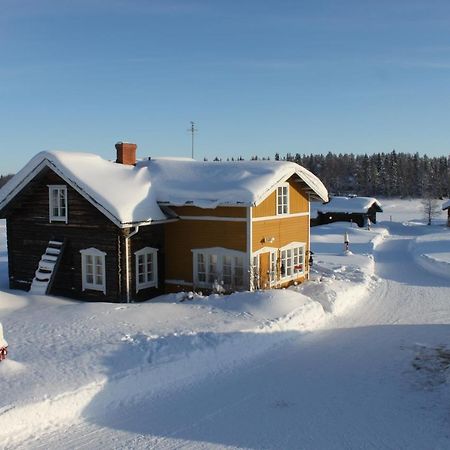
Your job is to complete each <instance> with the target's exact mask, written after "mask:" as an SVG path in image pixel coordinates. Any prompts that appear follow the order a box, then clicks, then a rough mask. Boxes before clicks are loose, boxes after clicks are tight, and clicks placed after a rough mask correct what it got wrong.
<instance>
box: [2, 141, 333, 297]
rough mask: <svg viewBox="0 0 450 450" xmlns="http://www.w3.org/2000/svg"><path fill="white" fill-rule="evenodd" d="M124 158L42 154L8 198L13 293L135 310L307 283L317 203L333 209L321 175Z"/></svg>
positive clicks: (11, 186) (124, 152)
mask: <svg viewBox="0 0 450 450" xmlns="http://www.w3.org/2000/svg"><path fill="white" fill-rule="evenodd" d="M116 150H117V158H116V160H115V161H114V162H113V161H107V160H105V159H103V158H101V157H99V156H98V155H93V154H89V153H71V152H41V153H39V154H38V155H36V156H35V157H34V158H33V159H32V160H31V161H30V162H29V163H28V164H27V165H26V166H25V167H24V168H23V169H22V170H21V171H20V172H19V173H18V174H17V175H16V176H14V178H13V179H12V180H10V181H9V182H8V183H7V184H6V185H5V186H4V187H3V188H2V189H1V190H0V217H3V218H6V222H7V239H8V261H9V283H10V286H11V288H15V289H23V290H30V291H31V293H34V294H41V295H42V294H53V295H61V296H67V297H72V298H77V299H83V300H93V301H112V302H129V301H139V300H145V299H148V298H151V297H154V296H156V295H160V294H162V293H164V292H174V291H180V290H193V289H196V290H199V289H201V290H204V291H209V290H212V289H214V286H220V288H221V290H224V291H227V292H230V291H234V290H248V289H259V288H260V289H263V288H270V287H284V286H288V285H289V284H292V283H294V282H301V281H303V280H304V279H306V278H307V277H308V274H309V266H308V257H307V255H308V253H309V248H310V247H309V246H310V243H309V208H310V200H313V199H318V200H321V201H327V200H328V194H327V190H326V189H325V187H324V186H323V184H322V183H321V182H320V180H319V179H318V178H317V177H315V176H314V175H313V174H312V173H311V172H309V171H307V170H306V169H304V168H303V167H301V166H299V165H297V164H295V163H291V162H285V161H238V162H203V161H202V162H199V161H194V160H192V159H183V158H178V159H177V158H146V159H142V160H137V159H136V145H135V144H130V143H122V142H120V143H118V144H116Z"/></svg>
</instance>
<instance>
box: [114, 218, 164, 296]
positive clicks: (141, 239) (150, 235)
mask: <svg viewBox="0 0 450 450" xmlns="http://www.w3.org/2000/svg"><path fill="white" fill-rule="evenodd" d="M164 226H165V225H163V224H159V225H146V226H141V227H140V228H139V231H138V233H137V234H135V235H134V236H132V237H131V238H130V252H129V255H128V257H129V260H128V263H129V267H130V289H131V298H132V299H133V300H136V301H143V300H147V299H149V298H152V297H156V296H157V295H161V294H163V293H164V291H165V290H164V280H165V253H166V252H165V248H164ZM127 233H128V234H129V230H127ZM144 247H152V248H157V249H158V252H157V264H158V287H149V288H145V289H141V290H139V292H136V277H137V274H136V255H135V252H137V251H138V250H141V249H143V248H144ZM122 255H124V252H122Z"/></svg>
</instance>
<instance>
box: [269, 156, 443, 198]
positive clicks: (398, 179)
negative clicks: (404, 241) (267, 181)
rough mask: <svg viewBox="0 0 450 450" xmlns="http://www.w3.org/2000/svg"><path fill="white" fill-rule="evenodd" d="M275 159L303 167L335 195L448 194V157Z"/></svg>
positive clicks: (433, 195) (310, 157)
mask: <svg viewBox="0 0 450 450" xmlns="http://www.w3.org/2000/svg"><path fill="white" fill-rule="evenodd" d="M275 159H283V160H288V161H294V162H296V163H298V164H300V165H302V166H303V167H305V168H306V169H308V170H310V171H311V172H313V173H314V174H315V175H317V176H318V177H319V178H320V179H321V180H322V181H323V183H324V184H325V185H326V187H327V189H328V190H329V191H330V192H331V193H333V194H335V195H339V194H340V195H345V194H357V195H361V196H380V197H432V198H443V197H448V196H449V192H450V155H449V156H448V157H446V156H439V157H431V158H430V157H428V156H427V155H423V156H420V155H419V154H418V153H414V154H410V153H397V152H396V151H395V150H393V151H392V152H391V153H375V154H372V155H354V154H352V153H349V154H347V153H345V154H333V153H331V152H330V153H327V154H326V155H323V154H316V155H314V154H309V155H306V154H302V155H301V154H299V153H297V154H295V155H293V154H290V153H288V154H287V155H285V156H280V155H279V154H276V155H275Z"/></svg>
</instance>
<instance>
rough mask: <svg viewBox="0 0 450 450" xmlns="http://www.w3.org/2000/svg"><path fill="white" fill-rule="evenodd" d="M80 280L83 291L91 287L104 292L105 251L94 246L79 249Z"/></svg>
mask: <svg viewBox="0 0 450 450" xmlns="http://www.w3.org/2000/svg"><path fill="white" fill-rule="evenodd" d="M80 253H81V280H82V287H83V291H85V290H86V289H92V290H94V291H102V292H103V293H104V294H106V274H105V256H106V253H105V252H102V251H100V250H97V249H96V248H88V249H85V250H80Z"/></svg>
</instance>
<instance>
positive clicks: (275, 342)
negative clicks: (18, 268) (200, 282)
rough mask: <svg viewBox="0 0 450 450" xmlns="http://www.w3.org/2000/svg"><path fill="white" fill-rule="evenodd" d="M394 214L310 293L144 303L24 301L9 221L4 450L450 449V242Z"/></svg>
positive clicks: (398, 207) (317, 274)
mask: <svg viewBox="0 0 450 450" xmlns="http://www.w3.org/2000/svg"><path fill="white" fill-rule="evenodd" d="M381 203H382V204H383V208H384V211H385V212H384V213H382V214H379V215H378V217H379V222H378V224H377V225H375V226H373V227H372V229H371V230H370V231H368V230H364V229H359V228H352V227H350V226H349V224H344V223H336V224H330V225H326V226H321V227H316V228H313V229H312V242H313V244H312V245H313V247H312V248H313V250H314V252H315V255H314V271H313V274H312V280H311V282H309V283H305V284H303V285H301V286H298V287H295V288H292V289H289V290H279V291H265V292H255V293H237V294H234V295H231V296H217V295H212V296H209V297H202V296H199V295H194V296H193V297H192V298H191V299H189V298H186V297H184V296H182V295H168V296H163V297H159V298H157V299H154V300H152V301H151V302H147V303H139V304H106V303H83V302H75V301H71V300H66V299H62V298H55V297H43V296H32V295H28V294H26V293H23V292H18V291H10V290H8V288H7V255H6V244H5V237H4V222H0V227H1V229H0V232H1V238H0V321H1V322H2V323H3V326H4V329H5V337H6V339H7V340H8V343H9V346H10V355H9V359H8V360H6V361H4V362H1V363H0V383H1V390H2V394H1V397H0V443H1V444H0V447H2V446H3V447H4V448H45V449H48V448H55V449H56V448H58V449H59V448H77V449H78V448H279V449H290V448H293V449H294V448H308V449H315V448H317V449H324V448H333V449H335V448H336V449H349V448H350V449H352V448H367V449H371V448H374V449H375V448H376V449H379V448H389V449H390V448H392V449H399V448H405V449H406V448H417V449H423V448H442V449H443V448H450V437H449V433H448V430H449V429H450V421H449V419H450V416H449V414H448V401H449V394H450V390H449V383H450V370H448V367H449V365H450V342H449V339H450V325H449V324H450V280H449V278H448V274H447V273H446V272H445V265H444V263H446V264H449V267H450V229H448V228H446V227H444V226H443V224H444V222H445V216H444V214H443V215H442V218H440V219H439V220H437V221H436V225H432V226H426V225H423V223H424V222H423V220H422V219H421V216H422V214H421V213H420V202H419V201H416V200H411V201H404V200H398V201H394V200H389V201H383V200H381ZM345 232H347V233H348V235H349V238H350V252H349V253H348V254H345V253H344V251H343V250H344V249H343V235H344V233H345ZM424 261H425V262H424ZM182 300H183V301H182Z"/></svg>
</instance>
